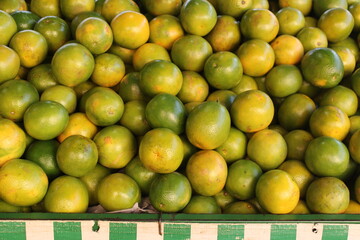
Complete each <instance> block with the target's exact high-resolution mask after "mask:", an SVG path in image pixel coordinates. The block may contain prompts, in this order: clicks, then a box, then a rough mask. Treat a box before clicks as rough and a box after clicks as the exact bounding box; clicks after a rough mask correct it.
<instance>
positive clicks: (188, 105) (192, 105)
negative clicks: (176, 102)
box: [184, 102, 203, 114]
mask: <svg viewBox="0 0 360 240" xmlns="http://www.w3.org/2000/svg"><path fill="white" fill-rule="evenodd" d="M201 103H203V102H188V103H186V104H184V106H185V109H186V112H187V114H189V113H190V112H191V111H192V110H193V109H194V108H195V107H196V106H197V105H200V104H201Z"/></svg>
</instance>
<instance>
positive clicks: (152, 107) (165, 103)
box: [145, 93, 187, 134]
mask: <svg viewBox="0 0 360 240" xmlns="http://www.w3.org/2000/svg"><path fill="white" fill-rule="evenodd" d="M145 117H146V120H147V122H148V123H149V125H150V126H151V127H152V128H168V129H170V130H172V131H173V132H174V133H176V134H181V133H183V132H184V130H185V121H186V117H187V115H186V110H185V107H184V104H183V103H182V102H181V101H180V99H178V98H177V97H176V96H174V95H171V94H168V93H159V94H157V95H156V96H154V97H153V98H152V99H151V100H150V101H149V102H148V103H147V105H146V108H145Z"/></svg>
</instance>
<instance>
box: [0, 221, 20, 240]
mask: <svg viewBox="0 0 360 240" xmlns="http://www.w3.org/2000/svg"><path fill="white" fill-rule="evenodd" d="M25 239H26V227H25V222H0V240H25Z"/></svg>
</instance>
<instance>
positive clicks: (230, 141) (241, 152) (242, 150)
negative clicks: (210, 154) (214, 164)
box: [215, 127, 248, 163]
mask: <svg viewBox="0 0 360 240" xmlns="http://www.w3.org/2000/svg"><path fill="white" fill-rule="evenodd" d="M247 141H248V140H247V138H246V135H245V134H244V133H243V132H241V131H240V130H238V129H237V128H234V127H231V128H230V132H229V136H228V138H227V139H226V141H225V142H224V143H223V144H221V145H220V146H219V147H217V148H216V149H215V150H216V151H217V152H218V153H220V154H221V156H222V157H223V158H224V159H225V161H226V162H227V163H232V162H234V161H236V160H238V159H242V158H244V157H245V155H246V145H247Z"/></svg>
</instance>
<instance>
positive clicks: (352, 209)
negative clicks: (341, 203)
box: [344, 199, 360, 214]
mask: <svg viewBox="0 0 360 240" xmlns="http://www.w3.org/2000/svg"><path fill="white" fill-rule="evenodd" d="M344 213H345V214H360V204H359V203H358V202H356V201H354V200H352V199H350V202H349V206H348V208H347V209H346V210H345V212H344Z"/></svg>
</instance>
